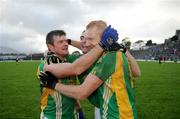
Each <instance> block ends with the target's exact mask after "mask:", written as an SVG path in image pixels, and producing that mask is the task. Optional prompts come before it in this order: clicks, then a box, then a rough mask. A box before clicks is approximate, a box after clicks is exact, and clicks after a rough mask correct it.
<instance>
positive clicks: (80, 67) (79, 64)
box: [44, 45, 103, 78]
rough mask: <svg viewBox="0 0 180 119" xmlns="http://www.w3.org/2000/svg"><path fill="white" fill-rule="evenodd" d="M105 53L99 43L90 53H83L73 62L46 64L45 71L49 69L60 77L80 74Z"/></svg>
mask: <svg viewBox="0 0 180 119" xmlns="http://www.w3.org/2000/svg"><path fill="white" fill-rule="evenodd" d="M102 53H103V49H102V48H101V47H100V46H99V45H97V46H95V47H94V48H93V49H92V50H91V51H90V52H89V53H87V54H85V55H83V56H82V57H80V58H79V59H77V60H76V61H75V62H73V63H59V64H50V65H45V66H44V71H49V72H51V73H52V74H54V75H55V76H56V77H58V78H62V77H66V76H72V75H79V74H81V73H82V72H84V71H85V70H86V69H88V68H89V67H90V66H91V65H92V64H93V63H94V62H95V61H96V60H97V59H98V58H99V57H100V55H101V54H102Z"/></svg>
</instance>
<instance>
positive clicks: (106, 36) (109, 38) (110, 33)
mask: <svg viewBox="0 0 180 119" xmlns="http://www.w3.org/2000/svg"><path fill="white" fill-rule="evenodd" d="M117 40H118V33H117V30H115V29H114V28H111V26H110V25H109V26H108V27H107V28H106V29H105V30H104V32H103V34H102V37H101V41H100V42H99V45H100V46H101V47H102V48H103V49H104V50H106V51H108V50H109V47H110V46H111V45H112V44H113V43H115V42H116V41H117Z"/></svg>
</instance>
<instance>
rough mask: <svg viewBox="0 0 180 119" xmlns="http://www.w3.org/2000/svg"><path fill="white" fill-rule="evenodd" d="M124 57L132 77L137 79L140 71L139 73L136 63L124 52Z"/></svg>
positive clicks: (127, 52) (128, 53)
mask: <svg viewBox="0 0 180 119" xmlns="http://www.w3.org/2000/svg"><path fill="white" fill-rule="evenodd" d="M125 55H126V57H127V59H128V62H129V65H130V69H131V72H132V76H133V77H139V76H140V75H141V71H140V68H139V65H138V64H137V62H136V59H135V58H134V57H133V56H132V55H131V54H130V52H129V51H126V53H125Z"/></svg>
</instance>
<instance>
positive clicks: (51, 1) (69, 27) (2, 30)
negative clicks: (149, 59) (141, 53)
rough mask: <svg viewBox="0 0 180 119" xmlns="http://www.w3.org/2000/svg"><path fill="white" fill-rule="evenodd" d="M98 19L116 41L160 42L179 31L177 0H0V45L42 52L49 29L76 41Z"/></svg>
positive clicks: (24, 50) (178, 2)
mask: <svg viewBox="0 0 180 119" xmlns="http://www.w3.org/2000/svg"><path fill="white" fill-rule="evenodd" d="M99 19H101V20H104V21H106V22H107V23H108V24H111V25H112V26H113V27H114V28H116V29H117V30H118V32H119V38H120V40H121V39H123V38H124V37H130V39H131V41H132V42H135V41H137V40H145V41H147V40H149V39H151V40H152V41H153V42H156V43H163V42H164V39H166V38H169V37H171V36H173V35H174V34H175V31H176V29H180V0H0V46H8V47H10V48H14V49H16V50H18V51H19V52H27V53H30V52H43V51H44V50H46V45H45V36H46V34H47V32H49V31H50V30H54V29H63V30H65V31H66V33H67V37H69V38H72V39H79V36H80V34H81V32H82V31H83V30H84V29H85V26H86V25H87V24H88V23H89V22H90V21H91V20H99ZM71 51H72V49H71Z"/></svg>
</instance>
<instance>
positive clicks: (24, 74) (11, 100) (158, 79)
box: [0, 62, 180, 119]
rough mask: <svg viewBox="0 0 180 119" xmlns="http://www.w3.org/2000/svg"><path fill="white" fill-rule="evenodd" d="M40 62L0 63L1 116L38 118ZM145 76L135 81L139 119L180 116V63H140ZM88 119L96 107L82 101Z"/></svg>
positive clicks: (173, 118)
mask: <svg viewBox="0 0 180 119" xmlns="http://www.w3.org/2000/svg"><path fill="white" fill-rule="evenodd" d="M38 64H39V62H20V63H19V64H16V63H15V62H0V68H1V70H0V107H1V108H0V118H1V119H38V118H39V113H40V108H39V106H40V105H39V104H40V103H39V102H40V88H39V82H38V80H37V79H36V71H37V66H38ZM139 65H140V68H141V73H142V75H141V77H140V78H137V79H136V82H135V96H136V97H135V99H136V107H137V111H138V118H139V119H180V64H175V63H162V64H161V65H160V64H158V63H156V62H139ZM82 107H83V110H84V111H85V115H86V119H93V117H94V110H93V106H92V105H91V104H90V103H89V102H88V101H87V100H86V101H82Z"/></svg>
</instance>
